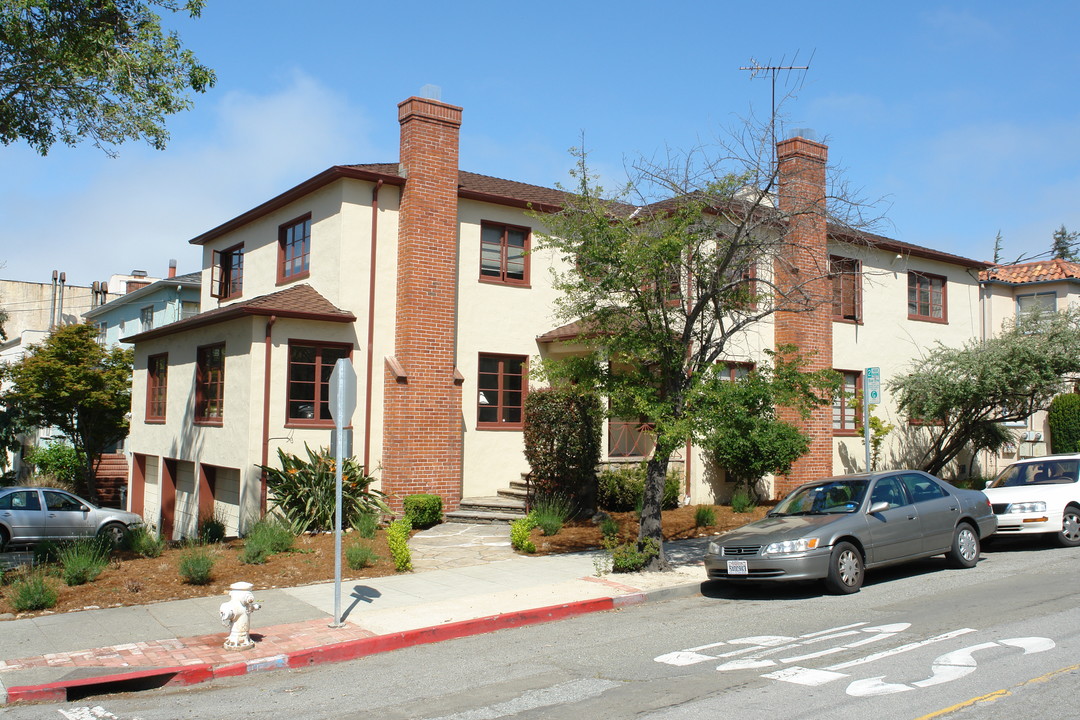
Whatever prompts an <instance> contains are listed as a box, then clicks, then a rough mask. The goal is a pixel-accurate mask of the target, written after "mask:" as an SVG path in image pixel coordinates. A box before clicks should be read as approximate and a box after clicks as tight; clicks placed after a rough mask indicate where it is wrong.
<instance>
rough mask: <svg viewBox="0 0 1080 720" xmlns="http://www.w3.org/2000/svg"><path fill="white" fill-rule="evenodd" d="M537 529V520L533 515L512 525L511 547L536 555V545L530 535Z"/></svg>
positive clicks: (515, 521)
mask: <svg viewBox="0 0 1080 720" xmlns="http://www.w3.org/2000/svg"><path fill="white" fill-rule="evenodd" d="M534 527H536V518H534V517H533V516H532V515H531V514H529V515H526V516H525V517H523V518H520V519H518V520H514V521H513V522H511V523H510V545H511V546H512V547H513V548H514V549H515V550H517V551H519V552H525V553H534V552H536V544H535V543H533V541H532V539H531V538H530V537H529V533H530V532H531V531H532V529H533V528H534Z"/></svg>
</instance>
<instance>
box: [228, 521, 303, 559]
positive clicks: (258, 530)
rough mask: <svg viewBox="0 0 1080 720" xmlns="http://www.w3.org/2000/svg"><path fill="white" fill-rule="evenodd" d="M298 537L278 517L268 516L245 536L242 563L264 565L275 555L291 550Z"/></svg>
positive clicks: (241, 556) (252, 527)
mask: <svg viewBox="0 0 1080 720" xmlns="http://www.w3.org/2000/svg"><path fill="white" fill-rule="evenodd" d="M294 542H296V536H295V535H294V534H293V532H292V530H290V529H289V528H288V527H287V526H286V525H285V523H284V522H283V521H282V520H281V519H280V518H277V517H271V516H269V515H268V516H266V517H264V518H262V519H261V520H259V522H257V523H255V524H254V525H252V526H251V529H250V530H249V531H248V533H247V535H245V536H244V549H243V550H241V551H240V562H242V563H244V564H245V565H262V564H263V563H264V562H266V559H267V558H269V557H270V556H271V555H273V554H274V553H281V552H286V551H287V550H290V549H291V548H292V546H293V543H294Z"/></svg>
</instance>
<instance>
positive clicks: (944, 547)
mask: <svg viewBox="0 0 1080 720" xmlns="http://www.w3.org/2000/svg"><path fill="white" fill-rule="evenodd" d="M996 528H997V520H996V518H995V517H994V513H993V511H992V510H991V508H990V501H989V500H987V498H986V496H985V495H984V494H983V493H981V492H979V491H978V490H961V489H959V488H955V487H953V486H952V485H950V484H949V483H947V482H945V481H943V480H939V479H938V478H936V477H934V476H933V475H928V474H926V473H924V472H920V471H918V470H893V471H889V472H877V473H863V474H859V475H843V476H840V477H832V478H825V479H823V480H819V481H817V482H813V483H809V484H807V485H803V486H801V487H799V488H797V489H796V490H795V491H793V492H792V493H791V494H790V495H788V496H787V497H786V498H784V499H783V500H782V501H780V503H779V504H778V505H777V506H776V507H775V508H774V509H773V510H772V511H770V512H769V514H768V515H766V516H765V518H763V519H762V520H758V521H757V522H753V523H750V524H749V525H744V526H743V527H741V528H739V529H737V530H733V531H731V532H728V533H725V534H723V535H721V536H720V537H718V538H717V539H716V541H714V542H712V543H709V549H708V552H707V553H706V555H705V569H706V570H707V572H708V576H709V579H711V580H727V581H743V582H745V581H755V580H761V581H787V580H824V581H825V586H826V588H827V589H828V590H829V591H830V592H833V593H838V594H843V593H853V592H857V591H858V590H859V588H860V587H862V583H863V575H864V571H865V569H866V568H874V567H881V566H884V565H893V564H896V563H901V562H906V561H908V560H915V559H918V558H925V557H930V556H932V555H941V554H942V553H944V554H945V556H946V558H947V559H948V561H949V564H950V565H952V566H953V567H960V568H970V567H974V566H975V563H977V562H978V560H979V549H980V540H981V539H982V538H985V537H987V536H988V535H990V534H992V533H993V532H994V530H995V529H996Z"/></svg>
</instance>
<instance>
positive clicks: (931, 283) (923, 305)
mask: <svg viewBox="0 0 1080 720" xmlns="http://www.w3.org/2000/svg"><path fill="white" fill-rule="evenodd" d="M907 278H908V285H907V286H908V319H909V320H928V321H930V322H940V323H943V322H948V320H949V316H948V311H947V309H946V304H945V303H946V299H947V298H946V294H945V283H946V279H945V278H944V277H942V276H941V275H931V274H929V273H922V272H909V273H908V276H907Z"/></svg>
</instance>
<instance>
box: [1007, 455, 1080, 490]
mask: <svg viewBox="0 0 1080 720" xmlns="http://www.w3.org/2000/svg"><path fill="white" fill-rule="evenodd" d="M1078 469H1080V460H1040V461H1038V462H1029V463H1019V464H1016V465H1010V466H1009V467H1007V468H1005V469H1004V470H1002V471H1001V472H1000V473H998V476H997V477H996V478H994V481H993V482H992V483H990V485H989V486H988V487H996V488H997V487H1023V486H1025V485H1065V484H1068V483H1074V482H1076V480H1077V470H1078Z"/></svg>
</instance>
